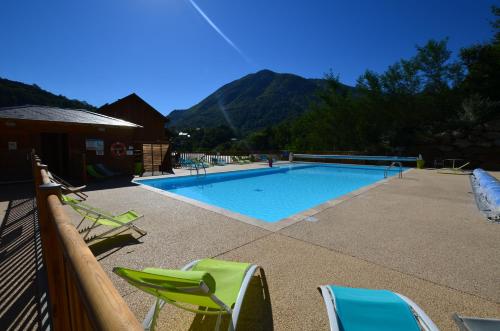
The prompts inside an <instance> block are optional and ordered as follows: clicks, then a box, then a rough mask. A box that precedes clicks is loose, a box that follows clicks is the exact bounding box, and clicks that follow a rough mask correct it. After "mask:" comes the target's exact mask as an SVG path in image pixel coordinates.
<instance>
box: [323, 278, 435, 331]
mask: <svg viewBox="0 0 500 331" xmlns="http://www.w3.org/2000/svg"><path fill="white" fill-rule="evenodd" d="M318 289H319V291H320V293H321V295H322V296H323V300H324V301H325V305H326V311H327V313H328V319H329V320H330V330H332V331H339V330H343V331H372V330H373V331H376V330H384V331H400V330H405V331H420V330H424V331H439V329H438V328H437V326H436V325H435V324H434V322H432V320H431V319H430V318H429V316H427V314H425V312H424V311H423V310H422V308H420V307H419V306H418V305H417V304H416V303H414V302H413V301H411V300H410V299H408V298H407V297H405V296H404V295H401V294H398V293H394V292H391V291H387V290H371V289H364V288H351V287H342V286H335V285H326V286H320V287H319V288H318Z"/></svg>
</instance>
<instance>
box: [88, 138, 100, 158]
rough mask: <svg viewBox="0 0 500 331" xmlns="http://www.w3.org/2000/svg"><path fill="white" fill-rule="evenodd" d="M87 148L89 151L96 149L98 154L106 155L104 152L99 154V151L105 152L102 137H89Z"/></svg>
mask: <svg viewBox="0 0 500 331" xmlns="http://www.w3.org/2000/svg"><path fill="white" fill-rule="evenodd" d="M85 148H86V149H87V150H88V151H96V155H104V154H97V152H102V153H104V140H102V139H87V140H85Z"/></svg>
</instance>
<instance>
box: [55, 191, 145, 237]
mask: <svg viewBox="0 0 500 331" xmlns="http://www.w3.org/2000/svg"><path fill="white" fill-rule="evenodd" d="M61 201H62V203H63V204H65V205H68V206H71V207H73V208H78V209H81V210H83V211H85V212H86V214H85V215H84V216H83V217H82V220H81V221H80V223H78V226H77V227H76V228H77V230H78V232H79V233H85V234H84V235H83V240H84V241H85V242H86V243H89V242H92V241H95V240H98V239H101V238H104V237H105V236H107V235H108V234H110V233H112V232H117V233H121V232H123V231H125V230H127V229H130V230H134V231H135V232H137V233H139V234H140V235H141V237H142V236H145V235H146V234H148V233H147V232H146V231H144V230H142V229H140V228H138V227H137V226H136V225H135V224H134V223H135V222H137V221H138V220H140V219H142V218H144V215H141V216H139V217H138V218H137V219H135V220H134V221H131V222H128V223H123V222H120V221H119V220H117V219H115V218H114V217H113V216H112V215H106V214H103V213H101V212H100V211H98V210H94V209H92V208H90V207H87V206H83V205H81V204H76V203H71V202H67V201H63V200H61ZM87 215H95V216H97V217H94V218H95V219H96V220H95V221H93V222H92V225H90V226H88V227H86V228H83V229H80V227H81V226H82V224H83V221H85V219H86V218H87ZM99 219H105V220H107V221H110V222H113V223H116V225H117V227H115V228H112V229H110V230H108V231H105V232H103V233H99V234H97V235H95V236H92V237H90V238H89V237H88V236H89V234H90V232H91V231H92V230H94V229H96V228H97V227H99V226H101V224H99V223H98V220H99ZM120 229H123V230H122V231H121V232H120V231H119V230H120Z"/></svg>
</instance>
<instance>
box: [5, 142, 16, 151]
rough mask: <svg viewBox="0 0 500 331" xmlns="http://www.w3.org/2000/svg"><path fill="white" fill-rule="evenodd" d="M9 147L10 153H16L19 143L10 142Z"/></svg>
mask: <svg viewBox="0 0 500 331" xmlns="http://www.w3.org/2000/svg"><path fill="white" fill-rule="evenodd" d="M7 146H8V148H9V151H15V150H17V141H9V142H8V143H7Z"/></svg>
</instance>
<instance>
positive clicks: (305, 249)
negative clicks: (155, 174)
mask: <svg viewBox="0 0 500 331" xmlns="http://www.w3.org/2000/svg"><path fill="white" fill-rule="evenodd" d="M264 166H265V165H264V164H251V165H228V166H225V167H213V168H210V169H208V172H218V171H230V170H242V169H249V168H258V167H264ZM176 173H177V175H180V174H182V173H183V171H176ZM188 173H189V172H188ZM496 175H497V176H498V175H499V174H498V173H496ZM87 193H88V194H89V199H88V202H89V203H90V204H92V205H95V206H96V207H101V208H104V209H107V210H110V211H112V212H121V211H124V210H127V209H134V210H137V211H139V212H140V213H143V214H144V215H145V218H144V219H143V220H141V221H139V222H138V223H137V225H138V226H140V227H141V228H143V229H145V230H146V231H148V234H147V235H146V236H144V237H142V238H139V239H138V240H135V239H133V238H132V237H131V236H130V234H126V233H125V234H123V235H120V236H118V237H116V238H113V239H112V240H106V241H104V242H101V243H98V244H95V245H93V246H92V249H93V250H94V252H95V254H96V257H97V258H98V260H100V262H101V263H102V264H103V266H104V268H105V270H106V271H107V272H108V274H109V275H110V277H111V279H112V280H113V282H114V283H115V285H116V286H117V288H118V290H119V291H120V293H121V294H122V295H123V296H124V298H125V300H126V301H127V303H128V304H129V306H130V308H131V309H132V311H133V312H134V313H135V314H136V316H137V318H138V319H139V320H142V318H143V317H144V315H145V314H146V312H147V310H148V309H149V307H150V305H151V304H152V303H153V298H152V297H151V296H149V295H147V294H145V293H143V292H141V291H138V290H137V289H136V288H134V287H132V286H130V285H128V284H127V283H125V282H124V281H122V280H121V279H119V278H118V277H117V276H115V275H114V274H113V273H112V272H111V270H112V268H113V267H115V266H124V267H130V268H136V269H140V268H145V267H150V266H155V267H165V268H179V267H181V266H183V265H184V264H186V263H188V262H190V261H191V260H194V259H199V258H204V257H216V258H221V259H228V260H235V261H242V262H252V263H255V264H259V265H261V266H262V267H263V268H264V270H265V271H266V278H265V280H266V281H267V286H264V288H265V291H262V286H261V284H260V283H259V282H257V278H256V280H255V282H254V283H253V284H252V287H251V288H250V290H249V293H248V300H246V302H245V304H244V308H243V310H242V315H241V316H240V324H239V327H240V328H241V329H249V330H255V329H257V330H258V329H262V330H269V329H276V330H327V329H328V317H327V314H326V310H325V308H324V304H323V302H322V299H321V296H320V295H319V292H318V291H317V289H316V286H318V285H323V284H331V283H336V284H340V285H346V286H355V287H369V288H386V289H390V290H393V291H397V292H399V293H402V294H404V295H406V296H408V297H410V298H411V299H413V300H414V301H415V302H416V303H417V304H419V305H420V306H421V307H422V308H423V309H424V310H425V311H426V312H427V313H428V314H429V316H430V317H431V318H432V319H433V320H434V321H435V322H436V323H437V325H438V326H439V327H440V328H441V329H442V330H454V329H456V328H455V326H454V322H453V321H452V319H451V315H452V313H454V312H457V313H459V314H461V315H469V316H479V317H497V318H498V317H499V316H500V304H499V302H500V259H499V253H500V224H491V223H488V222H486V220H485V219H484V218H483V217H482V215H481V214H480V213H479V211H478V210H477V208H476V205H475V202H474V199H473V196H472V195H471V193H470V184H469V179H468V176H460V175H443V174H437V173H436V171H434V170H412V171H410V172H408V173H406V174H405V175H404V178H403V179H397V178H394V179H391V180H389V181H385V182H383V183H381V184H380V185H376V186H374V187H371V188H370V189H368V190H364V191H363V192H360V193H359V194H357V195H354V196H352V197H349V198H348V199H345V200H343V201H342V202H341V203H338V204H334V205H332V206H328V208H326V209H323V210H321V211H319V212H318V213H316V214H315V215H314V216H315V218H316V220H317V221H316V222H308V221H304V220H301V221H298V222H295V223H293V224H291V225H288V226H286V227H284V228H281V229H278V230H275V231H269V230H266V229H263V228H261V227H258V226H253V225H250V224H247V223H244V222H240V221H237V220H234V219H232V218H231V217H229V216H227V215H224V214H220V213H215V212H212V211H210V210H207V209H204V208H200V207H198V206H195V205H192V204H189V203H186V202H183V201H179V200H177V199H173V198H171V197H168V196H165V195H162V194H158V193H156V192H153V191H151V190H146V189H144V188H142V187H140V186H137V185H134V184H131V183H130V182H125V183H117V184H116V185H114V184H113V185H110V183H103V184H97V185H94V186H93V185H91V186H90V190H89V191H88V192H87ZM68 214H69V215H71V216H72V217H73V218H74V220H75V221H77V220H78V217H77V215H76V214H75V213H74V212H73V211H72V210H70V209H68ZM214 321H215V319H213V318H209V319H207V320H202V319H201V318H198V317H197V318H195V317H194V314H191V313H187V312H183V311H180V310H179V309H177V308H175V307H171V306H167V307H165V308H164V309H163V311H162V313H161V314H160V321H159V323H160V327H161V328H160V329H166V330H187V329H190V327H191V329H195V330H197V329H207V328H209V327H210V326H213V323H214Z"/></svg>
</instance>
